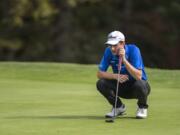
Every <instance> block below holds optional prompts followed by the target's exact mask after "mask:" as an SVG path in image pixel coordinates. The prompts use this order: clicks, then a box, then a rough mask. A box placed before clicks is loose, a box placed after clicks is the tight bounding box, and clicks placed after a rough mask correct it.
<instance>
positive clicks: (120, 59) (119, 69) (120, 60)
mask: <svg viewBox="0 0 180 135" xmlns="http://www.w3.org/2000/svg"><path fill="white" fill-rule="evenodd" d="M121 64H122V57H119V64H118V71H119V73H120V71H121Z"/></svg>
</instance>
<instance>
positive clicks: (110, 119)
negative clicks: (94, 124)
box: [105, 117, 114, 123]
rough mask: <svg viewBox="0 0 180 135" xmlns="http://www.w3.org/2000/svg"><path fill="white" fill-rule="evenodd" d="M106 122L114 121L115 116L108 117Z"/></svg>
mask: <svg viewBox="0 0 180 135" xmlns="http://www.w3.org/2000/svg"><path fill="white" fill-rule="evenodd" d="M105 122H107V123H113V122H114V117H111V118H107V119H106V120H105Z"/></svg>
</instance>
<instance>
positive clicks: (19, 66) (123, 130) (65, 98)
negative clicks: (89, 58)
mask: <svg viewBox="0 0 180 135" xmlns="http://www.w3.org/2000/svg"><path fill="white" fill-rule="evenodd" d="M146 70H147V73H148V77H149V82H150V84H151V88H152V91H151V95H150V97H149V105H150V107H149V110H148V113H149V117H148V118H147V119H143V120H137V119H135V112H136V107H137V106H136V102H137V101H136V100H124V99H123V102H124V103H125V104H126V106H127V115H125V116H123V117H119V118H118V119H116V120H115V123H112V124H110V123H105V119H104V114H105V113H107V112H108V111H110V109H111V107H110V105H109V104H108V103H107V101H106V100H105V99H104V98H103V97H102V96H101V95H100V94H99V93H98V92H97V90H96V86H95V83H96V81H97V78H96V71H97V66H96V65H78V64H63V63H18V62H1V63H0V135H111V134H112V135H170V134H172V135H179V134H180V128H179V127H180V71H178V70H158V69H146Z"/></svg>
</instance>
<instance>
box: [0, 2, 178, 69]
mask: <svg viewBox="0 0 180 135" xmlns="http://www.w3.org/2000/svg"><path fill="white" fill-rule="evenodd" d="M179 24H180V2H179V0H156V1H151V0H138V1H133V0H0V60H1V61H55V62H75V63H85V64H89V63H99V61H100V59H101V56H102V54H103V52H104V48H105V47H106V46H105V45H104V42H105V41H106V38H107V34H108V33H109V32H111V31H113V30H120V31H122V32H123V33H124V34H125V36H126V39H127V41H126V42H127V43H135V44H137V46H138V47H139V48H140V49H141V52H142V55H143V58H144V63H145V65H146V66H148V67H154V68H170V69H175V68H180V62H179V61H178V58H179V56H180V55H179V52H178V51H179V50H180V46H179V43H180V38H179V35H180V30H179Z"/></svg>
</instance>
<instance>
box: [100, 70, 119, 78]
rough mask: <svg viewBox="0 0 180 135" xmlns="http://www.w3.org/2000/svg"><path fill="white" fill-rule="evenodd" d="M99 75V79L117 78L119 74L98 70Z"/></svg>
mask: <svg viewBox="0 0 180 135" xmlns="http://www.w3.org/2000/svg"><path fill="white" fill-rule="evenodd" d="M97 77H98V78H99V79H102V78H103V79H116V78H117V74H113V73H109V72H104V71H100V70H99V71H98V72H97Z"/></svg>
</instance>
